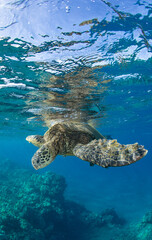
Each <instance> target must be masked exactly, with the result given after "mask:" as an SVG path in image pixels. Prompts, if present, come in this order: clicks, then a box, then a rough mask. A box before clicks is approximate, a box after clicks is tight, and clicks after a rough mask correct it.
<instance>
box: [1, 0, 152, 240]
mask: <svg viewBox="0 0 152 240" xmlns="http://www.w3.org/2000/svg"><path fill="white" fill-rule="evenodd" d="M0 15H1V18H0V113H1V114H0V146H1V148H0V159H1V161H2V162H3V161H6V164H4V165H2V167H1V172H2V173H3V172H5V169H4V168H5V167H4V166H7V163H8V162H11V164H12V165H13V167H15V169H20V168H21V169H22V170H23V169H26V170H27V171H29V172H32V174H35V173H37V174H38V175H40V176H41V175H43V174H45V173H46V172H48V171H49V172H53V173H55V174H58V175H61V176H63V177H64V178H65V181H66V183H67V187H66V190H65V192H64V197H65V199H66V200H70V201H74V202H75V203H78V204H80V205H83V206H84V207H85V208H86V209H88V210H90V211H91V212H95V213H97V214H99V213H101V212H102V211H104V210H105V209H111V208H114V209H115V211H116V212H117V214H118V215H119V216H121V217H123V218H125V219H126V221H127V224H128V225H129V224H132V223H133V224H135V223H139V222H140V221H141V219H142V218H143V216H144V215H145V213H146V212H149V211H152V187H151V186H152V174H151V171H152V163H151V156H152V150H151V139H152V4H151V1H150V0H148V1H147V0H146V1H142V0H138V1H137V0H128V1H125V0H122V1H118V0H111V1H110V2H108V1H105V0H88V1H86V0H81V1H72V0H63V1H60V0H58V1H56V0H51V1H49V0H48V1H44V0H36V1H31V0H22V1H21V0H18V1H15V0H7V1H6V0H5V1H3V0H2V1H1V3H0ZM50 119H51V120H52V119H66V120H67V119H72V120H79V121H83V122H89V123H91V124H92V125H94V126H95V127H96V128H97V129H98V130H99V131H100V132H101V133H102V134H103V135H110V136H111V137H112V138H113V139H117V140H118V142H120V143H123V144H129V143H135V142H138V143H139V144H142V145H144V146H145V148H146V149H148V154H147V156H146V157H144V158H143V159H141V160H140V161H139V162H137V163H135V164H132V165H129V166H126V167H120V168H109V169H104V168H101V167H98V166H94V167H90V166H89V164H88V163H87V162H84V161H82V160H80V159H78V158H76V157H74V156H67V157H63V156H57V158H56V159H55V161H54V162H53V163H52V164H51V165H49V166H48V167H46V168H44V169H41V170H38V171H36V170H34V169H33V167H32V165H31V158H32V156H33V154H34V153H35V151H36V150H37V148H36V147H34V146H33V145H32V144H29V143H28V142H26V140H25V138H26V137H27V136H28V135H34V134H42V135H43V134H44V133H45V131H46V130H47V124H48V122H49V120H50ZM7 171H8V172H9V171H11V170H9V168H8V170H7ZM14 171H16V170H14ZM10 175H11V173H10ZM15 176H16V175H15ZM0 178H1V184H2V185H3V177H0ZM16 181H20V179H19V178H18V177H16ZM22 181H25V179H23V180H22ZM7 197H8V198H9V197H10V201H11V197H12V195H10V196H9V193H8V196H7ZM0 224H1V220H0ZM151 224H152V221H151ZM6 228H7V227H6ZM8 228H9V225H8ZM0 229H1V228H0ZM60 230H61V229H60V228H59V229H58V231H59V232H60ZM6 232H7V231H6ZM109 233H111V234H113V229H112V227H111V228H110V230H109V229H104V230H103V229H102V228H101V229H100V231H99V233H98V234H97V236H94V237H92V235H87V239H91V240H94V239H103V240H110V239H113V238H112V235H111V236H110V235H108V234H109ZM151 233H152V229H151ZM9 234H10V233H8V235H7V233H6V235H7V236H6V239H17V238H13V237H12V235H9ZM11 234H12V233H11ZM16 234H19V233H16ZM16 236H19V235H16ZM151 236H152V235H151ZM71 237H73V235H72V234H71ZM136 237H137V238H136V239H137V240H140V239H146V240H151V239H152V237H150V235H146V237H145V238H144V235H142V234H141V235H139V236H136ZM36 238H37V235H35V238H34V239H36ZM23 239H30V238H26V236H23ZM32 239H33V238H31V240H32ZM40 239H41V237H40ZM44 239H48V240H49V239H58V237H54V238H48V237H46V238H44ZM59 239H60V240H62V239H67V240H68V239H69V237H65V238H61V237H59ZM76 239H78V238H77V237H76ZM83 239H84V238H83ZM115 239H118V238H115ZM119 239H120V240H121V239H130V240H131V239H135V238H131V237H129V236H127V235H126V238H125V237H124V238H123V237H121V236H120V238H119ZM136 239H135V240H136Z"/></svg>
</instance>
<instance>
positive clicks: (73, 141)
mask: <svg viewBox="0 0 152 240" xmlns="http://www.w3.org/2000/svg"><path fill="white" fill-rule="evenodd" d="M26 140H27V141H28V142H31V143H32V144H34V145H35V146H37V147H39V149H38V150H37V152H36V153H35V154H34V156H33V158H32V164H33V167H34V168H35V169H39V168H44V167H46V166H47V165H49V164H50V163H51V162H53V160H54V159H55V157H56V156H57V155H58V154H60V155H64V156H66V155H74V156H77V157H79V158H81V159H82V160H84V161H88V162H90V165H94V164H97V165H99V166H102V167H105V168H106V167H117V166H125V165H129V164H131V163H133V162H136V161H137V160H139V159H141V158H142V157H144V156H145V155H146V154H147V152H148V151H147V150H146V149H144V146H142V145H139V144H138V143H135V144H128V145H121V144H119V143H118V142H117V140H108V139H106V138H105V137H103V136H102V135H101V134H100V133H99V132H98V131H97V130H96V129H95V128H93V127H92V126H90V125H89V124H85V123H80V122H72V121H58V120H56V121H53V122H51V125H50V128H49V130H48V131H47V132H46V133H45V134H44V136H40V135H31V136H28V137H27V138H26Z"/></svg>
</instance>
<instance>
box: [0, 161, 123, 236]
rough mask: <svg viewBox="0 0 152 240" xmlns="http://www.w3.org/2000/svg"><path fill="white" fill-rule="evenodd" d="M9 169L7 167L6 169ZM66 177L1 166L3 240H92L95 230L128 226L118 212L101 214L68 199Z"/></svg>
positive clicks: (107, 211) (0, 224)
mask: <svg viewBox="0 0 152 240" xmlns="http://www.w3.org/2000/svg"><path fill="white" fill-rule="evenodd" d="M6 166H7V167H6ZM65 189H66V182H65V179H64V178H63V177H62V176H58V175H56V174H54V173H51V172H47V173H44V174H37V173H35V172H34V173H33V172H30V171H29V170H25V169H14V168H13V167H12V166H9V164H6V163H5V164H4V165H3V164H2V165H1V174H0V239H1V240H2V239H4V240H6V239H7V240H20V239H24V240H35V239H36V240H70V239H73V240H74V239H83V240H84V239H89V237H88V236H91V233H92V231H93V230H94V229H101V228H104V227H109V228H112V227H116V226H117V227H119V226H123V225H124V224H125V221H124V219H122V218H120V217H119V216H118V215H117V213H116V212H115V210H114V209H107V210H105V211H104V212H103V213H101V214H95V213H93V212H90V211H88V210H87V209H86V208H85V207H83V206H81V205H79V204H77V203H75V202H72V201H68V200H66V199H65V198H64V191H65Z"/></svg>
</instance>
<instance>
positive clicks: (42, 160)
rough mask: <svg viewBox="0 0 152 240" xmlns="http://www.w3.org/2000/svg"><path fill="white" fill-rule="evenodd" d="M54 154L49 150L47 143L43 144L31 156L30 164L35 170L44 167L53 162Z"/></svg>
mask: <svg viewBox="0 0 152 240" xmlns="http://www.w3.org/2000/svg"><path fill="white" fill-rule="evenodd" d="M55 156H56V155H55V154H54V153H53V151H51V150H50V147H49V146H48V144H44V145H42V146H41V147H40V148H39V149H38V150H37V152H36V153H35V154H34V156H33V157H32V165H33V167H34V168H35V169H36V170H38V169H40V168H44V167H46V166H47V165H49V164H50V163H51V162H53V160H54V158H55Z"/></svg>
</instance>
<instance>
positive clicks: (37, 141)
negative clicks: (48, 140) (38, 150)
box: [26, 135, 45, 147]
mask: <svg viewBox="0 0 152 240" xmlns="http://www.w3.org/2000/svg"><path fill="white" fill-rule="evenodd" d="M26 141H28V142H29V143H32V144H33V145H34V146H36V147H41V146H42V145H43V144H44V142H45V141H44V137H43V136H41V135H30V136H27V137H26Z"/></svg>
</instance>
